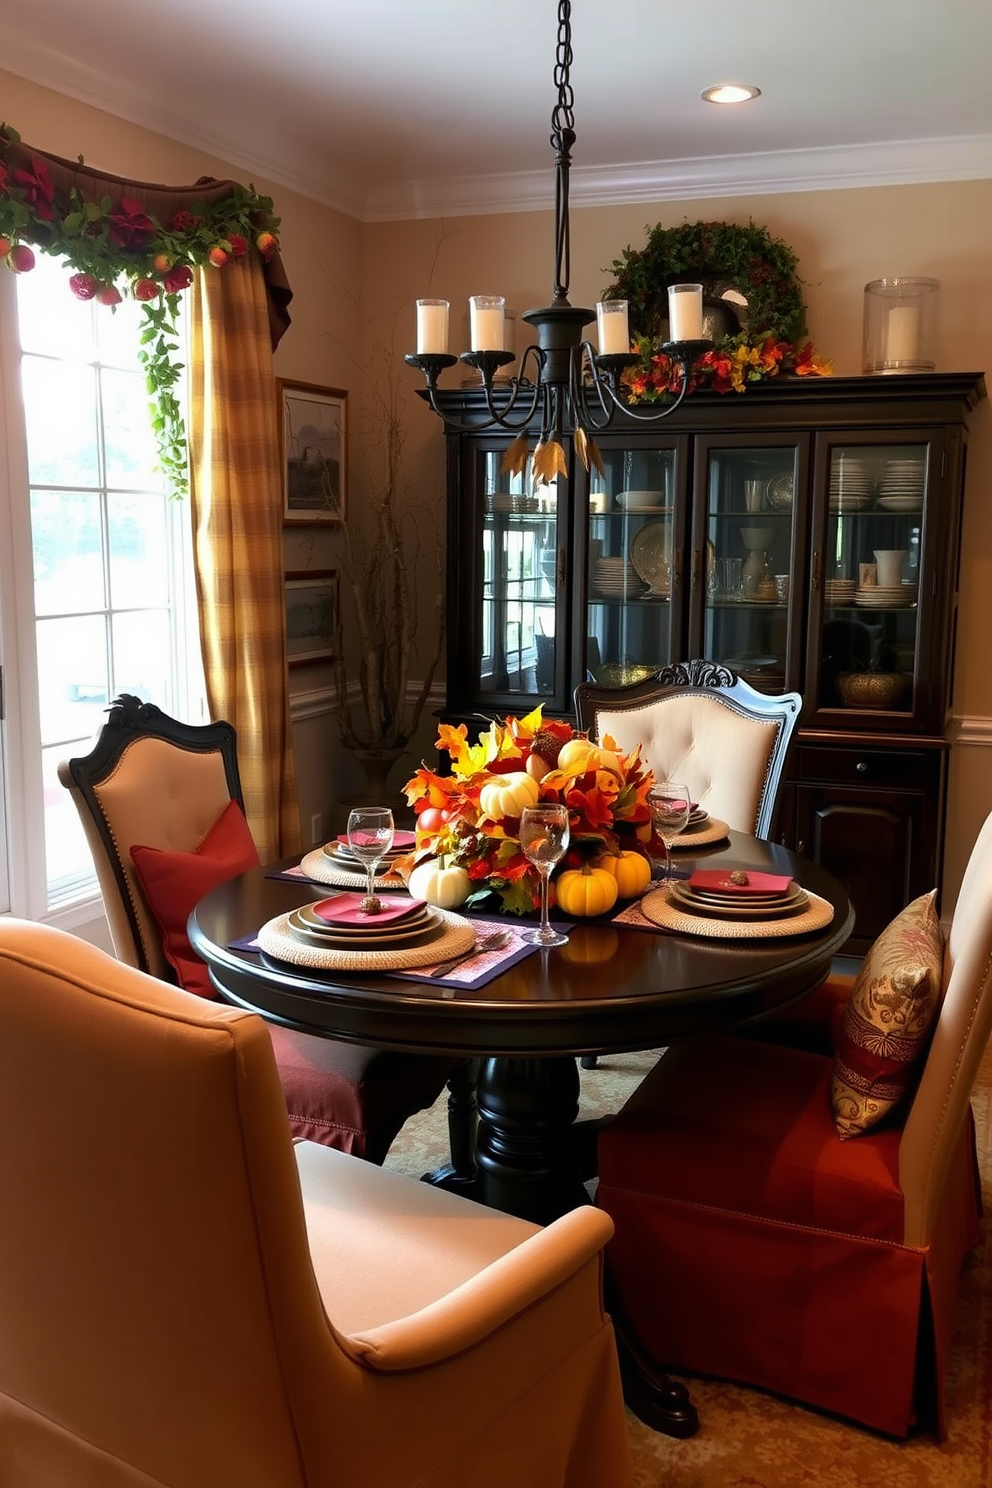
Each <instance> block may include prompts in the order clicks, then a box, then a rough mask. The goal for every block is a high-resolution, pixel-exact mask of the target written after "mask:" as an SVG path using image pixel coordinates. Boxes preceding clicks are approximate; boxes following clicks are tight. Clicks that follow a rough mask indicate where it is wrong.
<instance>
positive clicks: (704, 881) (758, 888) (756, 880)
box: [688, 868, 792, 895]
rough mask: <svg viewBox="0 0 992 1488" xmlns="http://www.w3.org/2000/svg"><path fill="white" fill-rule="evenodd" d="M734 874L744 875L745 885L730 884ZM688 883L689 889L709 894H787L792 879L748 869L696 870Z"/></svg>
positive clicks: (691, 874)
mask: <svg viewBox="0 0 992 1488" xmlns="http://www.w3.org/2000/svg"><path fill="white" fill-rule="evenodd" d="M734 872H740V873H746V874H747V880H748V881H747V883H746V884H736V883H731V881H730V875H731V873H734ZM688 883H689V887H690V889H706V890H707V891H708V892H709V893H713V892H714V890H715V891H716V892H717V893H720V894H742V895H747V894H787V893H788V892H789V888H790V886H791V884H792V879H791V878H785V877H784V876H783V875H782V874H779V873H755V872H754V871H753V870H752V869H750V868H746V869H744V868H742V869H734V868H697V869H696V870H695V872H694V873H690V875H689V879H688Z"/></svg>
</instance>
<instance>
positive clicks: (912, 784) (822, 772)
mask: <svg viewBox="0 0 992 1488" xmlns="http://www.w3.org/2000/svg"><path fill="white" fill-rule="evenodd" d="M796 773H797V774H798V776H799V779H800V780H804V781H807V780H823V781H828V782H830V783H832V784H837V785H874V786H885V787H887V788H888V789H889V790H925V789H926V787H927V782H928V778H929V772H928V770H927V756H926V755H925V754H924V753H923V752H922V751H921V750H905V751H903V750H894V749H891V750H890V749H818V748H816V747H811V746H810V745H808V744H804V745H800V747H799V749H798V750H797V751H796Z"/></svg>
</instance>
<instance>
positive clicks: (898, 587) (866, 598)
mask: <svg viewBox="0 0 992 1488" xmlns="http://www.w3.org/2000/svg"><path fill="white" fill-rule="evenodd" d="M854 603H855V604H856V605H864V606H865V607H866V608H867V609H874V610H892V609H896V610H902V609H906V607H907V606H908V605H914V604H915V603H916V585H915V584H891V585H889V584H868V585H866V586H865V588H864V589H859V590H858V591H857V593H856V594H855V596H854Z"/></svg>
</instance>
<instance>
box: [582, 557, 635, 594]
mask: <svg viewBox="0 0 992 1488" xmlns="http://www.w3.org/2000/svg"><path fill="white" fill-rule="evenodd" d="M592 585H593V588H594V589H595V590H596V592H597V594H602V595H604V596H605V597H606V598H607V599H627V598H633V597H636V596H637V595H639V594H643V593H644V583H643V581H642V579H641V577H640V575H639V574H638V572H637V569H636V568H635V567H634V565H633V564H632V563H630V562H628V560H627V559H626V558H599V559H597V561H596V563H595V564H594V565H593V570H592Z"/></svg>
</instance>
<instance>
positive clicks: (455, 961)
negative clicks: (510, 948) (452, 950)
mask: <svg viewBox="0 0 992 1488" xmlns="http://www.w3.org/2000/svg"><path fill="white" fill-rule="evenodd" d="M509 941H510V932H509V930H494V931H493V933H492V934H491V935H484V936H483V937H482V939H481V940H477V941H476V942H475V945H474V946H473V947H472V949H471V950H470V951H463V952H462V954H461V955H460V956H451V957H449V959H448V960H447V961H442V962H441V963H440V965H438V966H435V968H434V970H433V971H432V972H431V973H430V975H431V976H432V977H443V976H447V975H448V972H449V971H454V969H455V967H456V966H461V964H462V962H463V961H471V960H472V958H473V957H474V956H481V955H482V954H483V953H484V952H485V951H498V950H501V949H502V947H503V946H505V945H508V944H509Z"/></svg>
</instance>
